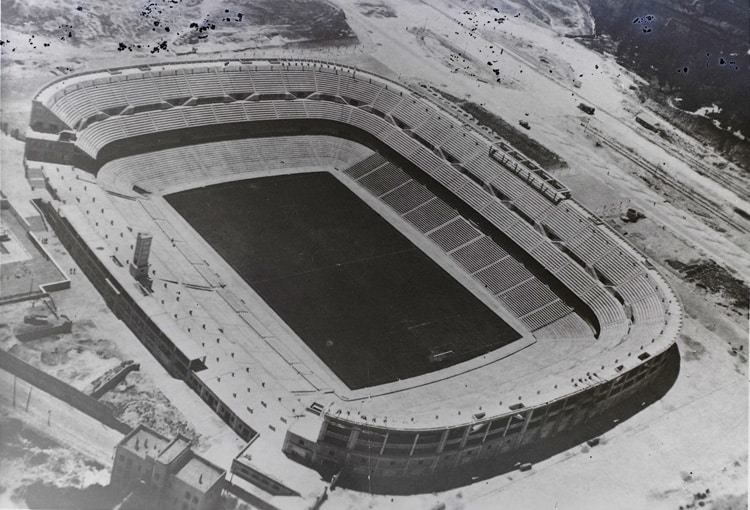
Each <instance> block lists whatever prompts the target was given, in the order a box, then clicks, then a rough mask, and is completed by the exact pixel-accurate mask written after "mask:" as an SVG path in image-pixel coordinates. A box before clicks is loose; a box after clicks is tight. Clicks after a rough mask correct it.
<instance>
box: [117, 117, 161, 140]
mask: <svg viewBox="0 0 750 510" xmlns="http://www.w3.org/2000/svg"><path fill="white" fill-rule="evenodd" d="M122 126H123V128H125V133H126V134H127V136H129V137H130V136H138V135H145V134H148V133H153V132H155V131H156V126H154V123H153V121H152V120H151V114H150V113H148V112H145V113H138V114H135V115H128V116H126V117H122Z"/></svg>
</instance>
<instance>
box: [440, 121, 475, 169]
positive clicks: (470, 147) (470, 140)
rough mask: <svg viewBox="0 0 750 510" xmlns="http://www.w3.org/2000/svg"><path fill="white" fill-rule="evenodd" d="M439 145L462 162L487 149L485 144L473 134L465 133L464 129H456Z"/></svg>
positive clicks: (466, 161)
mask: <svg viewBox="0 0 750 510" xmlns="http://www.w3.org/2000/svg"><path fill="white" fill-rule="evenodd" d="M440 147H441V148H443V149H445V150H447V151H448V152H449V153H450V154H452V155H453V156H454V157H456V158H458V159H460V160H461V161H463V162H464V164H466V163H468V162H469V161H471V160H472V159H475V158H476V157H477V156H478V155H479V154H481V153H484V152H485V151H486V150H487V146H486V145H484V144H480V143H479V141H478V140H477V139H476V138H475V137H474V136H472V135H470V134H468V133H466V131H465V130H464V129H456V133H455V134H454V135H453V136H451V137H448V138H447V139H446V140H445V141H444V142H443V143H442V145H441V146H440Z"/></svg>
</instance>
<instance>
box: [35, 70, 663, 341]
mask: <svg viewBox="0 0 750 510" xmlns="http://www.w3.org/2000/svg"><path fill="white" fill-rule="evenodd" d="M188 69H190V68H188ZM357 76H358V75H357ZM129 77H130V78H131V79H128V78H129ZM95 83H96V86H92V85H91V83H89V84H88V85H84V86H85V87H86V88H85V90H83V89H81V88H80V87H81V85H82V84H75V85H73V86H71V87H70V92H68V94H56V95H55V96H53V97H52V98H50V99H48V100H47V103H48V106H49V107H50V108H51V109H52V110H53V111H54V112H55V113H57V114H58V115H59V116H60V117H61V119H63V120H64V121H65V122H68V123H70V124H73V125H75V124H76V122H79V121H80V120H81V119H82V118H88V117H90V116H92V115H95V114H96V113H97V112H98V111H100V110H108V111H109V114H110V115H117V113H118V108H122V107H125V106H127V105H129V104H130V105H135V106H137V105H154V104H160V103H161V102H162V101H163V100H167V99H174V98H177V97H186V96H188V95H190V96H194V97H224V96H225V95H226V94H234V96H235V98H236V97H238V96H242V95H243V94H248V93H251V92H253V91H255V92H257V93H263V94H283V93H285V92H287V91H303V92H307V91H313V90H315V91H318V92H320V93H321V94H328V95H343V96H344V97H348V98H353V99H356V100H357V101H362V102H364V103H372V104H373V107H374V108H375V109H377V110H379V111H381V112H386V113H388V112H393V113H394V115H395V116H396V117H397V118H399V119H400V120H402V121H404V122H406V123H407V124H409V126H411V127H412V128H414V129H415V132H416V133H417V134H419V136H421V137H422V138H423V139H425V140H427V141H428V142H430V143H432V144H434V145H435V146H439V147H441V148H443V149H444V150H445V151H446V152H449V153H450V155H451V156H452V157H453V158H458V159H460V161H461V165H462V167H463V168H464V169H466V170H467V171H469V172H470V173H471V174H473V175H474V176H476V178H478V179H479V180H481V181H483V182H487V183H492V184H493V186H494V187H495V188H497V189H498V190H499V191H500V192H501V193H502V194H503V195H504V197H507V198H509V199H510V200H511V202H512V204H513V206H514V207H515V208H517V210H520V211H522V212H523V213H524V215H526V216H529V217H531V218H533V219H535V220H540V221H541V223H542V224H543V225H544V227H545V229H546V230H547V232H549V233H550V234H551V235H552V236H553V237H557V238H559V239H561V240H562V241H563V242H564V243H565V246H567V248H568V249H569V250H571V251H573V252H574V253H575V254H576V256H577V257H579V258H580V259H582V260H583V261H584V262H585V263H586V264H591V265H593V266H594V267H595V268H596V269H597V271H598V272H599V273H600V274H602V275H604V276H605V277H606V279H607V280H609V281H611V282H612V283H613V284H614V285H615V286H622V287H623V288H622V289H621V295H623V296H626V297H624V299H626V300H627V301H629V302H633V303H637V302H639V298H643V299H641V300H644V301H645V300H646V299H650V297H649V296H652V295H653V293H650V294H641V292H645V291H646V289H643V288H640V287H638V288H636V287H630V286H626V285H628V284H629V282H630V281H640V278H639V277H638V275H639V273H641V272H642V271H643V268H642V266H641V265H640V264H639V258H638V256H637V255H634V254H633V253H632V252H631V251H630V249H629V248H625V249H622V250H621V249H620V248H619V244H618V243H617V242H616V241H615V240H613V239H612V235H613V234H611V233H610V232H606V231H602V229H599V228H596V227H593V226H592V225H591V223H590V218H589V217H588V216H589V214H588V213H587V212H586V211H585V210H582V209H580V208H579V207H578V206H577V205H576V204H575V203H574V202H570V201H565V200H564V201H562V202H561V203H559V204H558V205H557V206H553V205H552V203H551V202H550V201H548V200H547V199H546V198H544V197H543V196H542V195H541V194H540V193H538V192H537V191H534V190H531V189H530V188H529V185H528V183H526V182H524V180H523V179H521V178H519V177H518V176H516V175H515V174H513V173H512V172H510V171H507V170H506V169H504V168H503V167H502V166H501V165H498V163H497V162H496V161H494V160H492V159H490V157H489V155H488V154H487V144H486V142H485V141H482V142H480V141H479V138H477V137H476V136H474V135H472V134H468V133H465V132H464V131H465V130H463V129H460V126H459V125H458V123H456V125H455V128H456V129H454V128H453V127H451V125H452V124H453V123H455V121H449V120H447V119H443V118H440V113H439V112H438V111H437V110H435V108H434V107H432V106H431V105H429V104H427V103H425V102H424V101H422V100H421V99H418V98H417V97H416V96H413V95H412V94H409V93H407V92H400V91H399V90H400V89H398V88H397V90H394V89H393V88H391V89H388V86H387V85H384V84H383V83H382V82H380V81H378V80H375V83H372V82H371V80H370V79H369V78H367V79H361V80H360V79H357V78H355V77H354V74H353V73H346V72H344V71H340V72H337V71H335V70H331V69H319V68H318V67H299V68H297V67H292V66H289V67H285V68H279V67H272V68H269V69H257V68H251V67H243V66H237V65H233V66H231V67H224V68H223V67H221V66H211V67H204V68H202V69H196V70H195V71H193V72H191V71H190V70H187V71H178V72H176V73H170V72H166V71H164V72H155V73H153V74H149V73H146V74H143V75H139V74H138V73H125V74H122V75H119V76H117V77H110V76H107V77H106V78H99V79H98V80H96V82H95ZM275 118H285V119H295V118H321V119H331V120H337V121H341V122H347V123H350V124H351V125H353V126H356V127H359V128H361V129H364V130H366V131H368V132H370V133H372V134H373V135H374V136H376V137H377V138H379V139H380V140H382V141H384V142H385V143H387V144H388V145H390V146H391V147H393V148H394V149H395V150H397V151H399V152H400V153H401V154H402V155H403V156H405V157H407V158H409V159H410V160H411V161H412V162H414V163H415V164H417V165H418V166H419V167H420V168H422V169H423V170H424V171H425V172H427V173H428V174H429V175H431V176H432V177H434V178H435V179H436V180H437V181H438V182H440V183H441V184H442V185H443V186H445V187H446V188H447V189H449V190H451V191H452V192H454V193H455V194H456V196H457V197H459V198H460V199H462V200H463V201H464V202H466V203H467V204H469V205H470V206H471V207H473V208H475V209H476V210H478V211H480V212H481V213H482V214H484V215H485V216H486V217H487V219H488V220H489V221H491V222H493V223H494V225H495V226H496V227H497V228H499V229H500V230H502V231H503V232H505V233H506V234H507V235H508V236H509V237H510V238H511V239H512V240H513V241H514V242H515V243H516V244H518V245H519V246H520V247H521V248H523V249H525V250H527V251H529V252H530V253H531V254H532V255H533V256H534V257H536V259H537V260H539V261H540V262H541V263H542V264H543V265H544V266H545V267H546V268H548V269H549V270H551V271H552V272H553V273H554V274H556V275H557V276H558V277H559V278H560V280H561V281H562V282H563V283H564V284H565V285H566V286H568V287H569V288H571V290H573V291H574V292H577V293H579V292H580V293H583V296H582V298H583V299H584V300H585V301H586V302H588V303H589V304H590V305H591V306H592V307H593V308H594V311H595V312H596V313H597V314H601V316H602V320H603V323H605V324H620V323H621V322H622V321H623V319H624V314H623V313H622V312H621V311H620V312H618V311H617V302H616V300H614V299H613V298H612V296H611V295H609V294H608V293H606V291H604V290H603V289H602V288H601V287H598V286H594V285H595V284H594V280H593V278H592V277H591V276H590V275H589V274H587V273H586V272H585V271H583V270H581V269H580V267H579V266H577V265H572V264H566V261H567V257H565V255H564V254H563V253H562V252H557V251H555V250H556V249H557V248H555V247H554V246H553V245H552V244H550V243H549V242H547V241H546V240H545V239H544V237H543V236H542V235H540V234H539V232H537V231H536V230H534V229H533V228H532V227H531V225H530V224H529V223H527V222H526V221H523V220H522V219H520V218H519V215H516V214H514V213H513V212H512V210H511V209H509V208H508V207H507V204H501V203H499V202H497V201H495V200H494V199H493V198H492V197H491V196H490V195H489V194H488V193H487V192H486V191H485V190H483V189H482V188H481V187H480V186H478V185H477V184H476V183H474V182H472V180H470V179H469V178H468V177H467V176H465V175H462V174H461V172H460V171H459V168H456V167H454V166H452V165H450V164H448V163H447V162H445V161H444V160H443V159H441V158H439V157H438V156H436V155H435V154H434V153H433V152H432V151H430V150H429V149H428V148H426V147H425V146H423V145H422V144H420V143H419V142H418V141H417V140H415V139H414V138H411V137H409V136H407V135H406V134H404V133H403V132H401V131H400V130H399V129H398V128H396V127H395V126H393V125H391V124H389V123H388V122H386V121H385V120H383V119H381V118H379V117H378V116H376V115H372V114H370V113H367V112H366V111H363V110H362V109H360V108H357V107H352V106H349V105H343V104H337V103H332V102H327V101H318V100H305V99H300V100H295V101H288V100H286V101H268V100H264V101H247V102H245V101H238V102H233V103H212V104H202V105H197V106H187V107H186V106H177V107H173V108H169V109H164V110H151V111H149V112H147V113H138V114H130V115H123V116H121V117H114V118H109V119H105V120H101V121H98V122H95V123H93V124H91V125H90V126H88V127H87V128H86V129H83V130H81V131H80V132H79V136H78V145H79V146H80V147H81V148H82V149H83V150H84V151H86V152H87V153H89V154H90V155H92V156H96V154H97V152H98V151H99V149H101V148H102V147H103V146H104V145H106V144H108V143H110V142H112V141H115V140H118V139H123V138H127V137H130V136H135V135H139V134H148V133H153V132H157V131H164V130H170V129H178V128H185V127H190V126H206V125H211V124H215V123H229V122H240V121H244V120H267V119H275ZM310 140H311V139H310ZM310 140H308V141H307V142H304V143H299V142H297V143H287V142H285V141H283V140H279V141H278V143H277V144H276V145H273V144H272V145H269V147H275V148H276V149H278V150H280V151H281V152H276V153H274V152H273V151H272V150H271V149H270V148H269V150H268V151H266V152H264V150H262V149H259V148H257V147H254V148H253V149H252V150H247V151H245V150H244V149H243V150H241V151H237V152H235V153H234V154H230V155H220V154H218V153H215V154H214V155H213V159H212V161H211V162H204V163H201V164H199V165H197V166H195V165H193V166H191V165H186V166H184V168H185V169H186V170H185V171H186V172H187V173H188V174H190V175H193V176H194V177H195V176H198V175H200V176H202V177H203V178H205V177H206V176H208V175H215V173H214V172H215V171H217V170H218V168H219V166H220V165H221V166H226V167H230V168H233V169H237V168H239V165H240V164H241V161H242V160H245V161H252V162H254V163H253V164H254V165H256V167H257V168H266V169H270V168H276V167H279V166H280V165H281V161H284V164H285V165H286V166H289V164H290V162H292V164H300V165H302V164H303V162H305V161H307V162H308V163H309V162H311V161H312V162H315V161H323V160H324V159H325V160H326V161H337V159H336V156H335V154H336V153H337V152H338V150H339V149H338V148H341V147H343V143H339V144H338V145H336V144H334V143H332V142H331V141H330V140H327V141H324V142H320V143H318V142H315V143H313V142H311V141H310ZM269 143H270V142H269ZM274 143H276V142H274ZM336 147H338V148H336ZM217 150H218V149H217ZM509 150H510V149H509ZM206 152H209V153H210V152H211V150H207V151H206ZM281 153H283V159H282V158H281V157H280V156H279V154H281ZM353 153H356V154H357V157H361V155H362V154H363V153H362V152H359V151H354V152H353ZM239 154H242V158H240V157H239ZM329 154H333V155H332V156H330V155H329ZM350 157H352V158H354V157H355V156H353V155H352V156H350ZM509 157H513V151H512V150H510V152H509ZM515 157H516V158H517V159H518V158H522V156H521V155H519V154H516V155H515ZM260 158H268V159H269V161H267V162H265V163H264V162H261V161H259V159H260ZM368 159H369V158H368ZM373 161H377V159H373V160H370V161H369V162H368V164H370V163H372V162H373ZM521 161H522V162H523V160H522V159H521ZM255 162H257V163H255ZM148 164H149V165H154V166H157V167H158V166H160V165H157V164H155V163H154V162H148ZM507 164H508V165H510V168H513V167H514V166H515V165H516V161H514V160H512V159H509V160H508V163H507ZM523 164H525V165H526V166H527V167H530V168H535V166H534V165H533V164H531V163H528V162H523ZM381 165H382V163H380V165H375V166H374V167H373V168H371V169H370V171H372V170H375V169H376V168H377V166H381ZM161 166H164V165H163V164H162V165H161ZM361 169H362V167H357V168H356V169H355V168H350V169H347V170H345V173H347V174H348V175H351V176H353V177H354V178H362V184H363V186H365V187H366V188H367V189H369V190H371V191H372V192H373V193H375V194H376V195H378V194H380V195H383V196H382V200H383V201H384V202H385V203H387V204H389V205H391V206H392V207H394V209H395V210H396V211H397V212H398V213H399V214H401V215H403V216H404V217H405V219H407V220H408V221H411V222H412V223H413V224H415V225H416V226H417V227H418V228H419V229H421V230H422V231H424V232H426V233H428V234H429V235H430V238H431V239H432V240H433V241H435V242H436V244H437V245H438V246H440V247H441V248H442V249H444V250H447V251H450V250H455V251H453V252H451V256H452V257H454V258H456V257H457V256H460V255H464V254H465V253H464V252H463V251H462V250H466V249H467V248H470V247H472V246H474V245H477V246H479V243H480V241H481V240H484V239H489V238H486V237H481V234H479V232H478V231H477V230H476V229H474V228H473V227H472V226H471V225H470V224H468V223H467V222H465V221H464V220H463V219H461V218H459V217H458V216H457V215H456V213H455V211H453V210H452V209H450V207H448V206H447V204H445V203H444V202H442V201H440V200H438V199H436V198H435V197H434V196H433V195H432V194H431V193H430V192H429V190H427V189H426V188H424V187H423V186H421V185H420V184H419V183H417V182H415V181H413V180H410V179H408V176H406V174H403V173H402V172H401V171H400V170H398V171H393V170H392V169H387V168H383V169H381V170H378V171H377V172H374V173H373V175H371V176H367V177H365V178H363V176H364V175H365V174H364V173H363V174H359V172H360V170H361ZM232 171H234V170H232ZM123 172H124V171H123ZM161 172H162V169H159V170H156V169H155V170H154V176H153V179H152V184H154V185H155V186H156V187H157V188H158V187H159V186H161V187H162V188H163V189H166V188H165V187H168V183H167V181H168V180H169V179H172V180H173V179H174V175H173V174H172V173H171V172H170V171H168V170H164V173H161ZM389 172H390V173H389ZM399 172H401V173H399ZM157 174H158V175H157ZM128 175H129V174H128ZM128 175H126V174H125V173H123V174H122V175H121V176H120V177H121V178H126V177H127V178H128V179H129V178H130V177H128ZM133 178H135V176H133ZM433 229H435V231H434V232H430V231H431V230H433ZM467 243H468V244H467ZM480 258H481V257H480ZM497 260H498V258H495V259H493V260H490V261H487V263H486V264H484V265H483V266H480V267H477V268H475V269H474V272H476V271H479V270H481V269H482V268H483V267H486V266H487V265H488V264H492V263H493V262H496V261H497ZM457 261H458V260H457ZM459 263H461V264H462V265H464V264H468V262H467V261H465V260H464V261H463V263H462V262H459ZM471 265H473V264H471ZM500 267H501V266H500V265H499V264H498V265H497V268H500ZM490 271H492V270H489V271H486V272H485V273H483V275H489V274H490ZM509 281H515V280H509ZM530 281H535V280H530ZM524 285H526V283H523V284H522V285H521V286H524ZM593 289H598V290H593ZM530 290H532V291H533V290H535V289H530ZM536 290H538V289H536ZM539 292H540V293H541V294H540V295H542V294H544V291H543V290H539ZM649 292H650V291H649ZM644 296H645V298H644ZM550 303H552V301H551V302H550ZM644 306H645V305H644ZM649 309H650V308H649ZM553 310H557V308H556V307H555V306H552V305H549V304H548V305H544V306H543V307H540V309H539V310H536V309H535V310H531V311H529V312H527V313H528V314H529V316H528V320H529V324H533V325H534V327H539V324H540V323H541V322H543V321H545V320H548V319H550V317H552V316H554V313H552V311H553ZM560 310H563V308H560ZM518 312H519V310H514V313H518ZM548 312H549V313H548ZM555 313H557V312H555ZM560 313H561V312H560ZM634 313H635V312H634ZM639 313H640V312H639ZM532 315H533V317H532ZM555 320H557V319H555Z"/></svg>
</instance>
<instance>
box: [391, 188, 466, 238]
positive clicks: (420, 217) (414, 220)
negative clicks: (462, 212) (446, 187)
mask: <svg viewBox="0 0 750 510" xmlns="http://www.w3.org/2000/svg"><path fill="white" fill-rule="evenodd" d="M457 216H458V213H457V212H456V211H455V210H454V209H453V208H451V206H449V205H448V204H446V203H445V202H443V201H442V200H440V199H439V198H437V197H435V198H434V199H432V200H430V201H428V202H426V203H425V204H423V205H421V206H419V207H417V208H415V209H414V210H412V211H411V212H409V213H407V214H404V219H405V220H406V221H408V222H409V223H411V224H412V225H414V226H415V227H417V228H418V229H419V230H420V231H422V232H425V233H427V232H429V231H431V230H433V229H435V228H437V227H439V226H441V225H444V224H445V223H447V222H449V221H451V220H452V219H454V218H456V217H457Z"/></svg>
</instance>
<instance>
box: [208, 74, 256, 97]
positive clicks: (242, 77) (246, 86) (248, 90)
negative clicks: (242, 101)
mask: <svg viewBox="0 0 750 510" xmlns="http://www.w3.org/2000/svg"><path fill="white" fill-rule="evenodd" d="M217 74H218V76H219V81H220V82H221V87H222V89H224V92H226V93H227V94H235V95H237V94H248V95H249V94H252V93H253V92H254V91H255V89H254V88H253V82H252V80H251V79H250V73H249V72H248V71H246V70H245V69H240V68H226V67H225V68H224V69H223V71H220V72H218V73H217Z"/></svg>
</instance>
